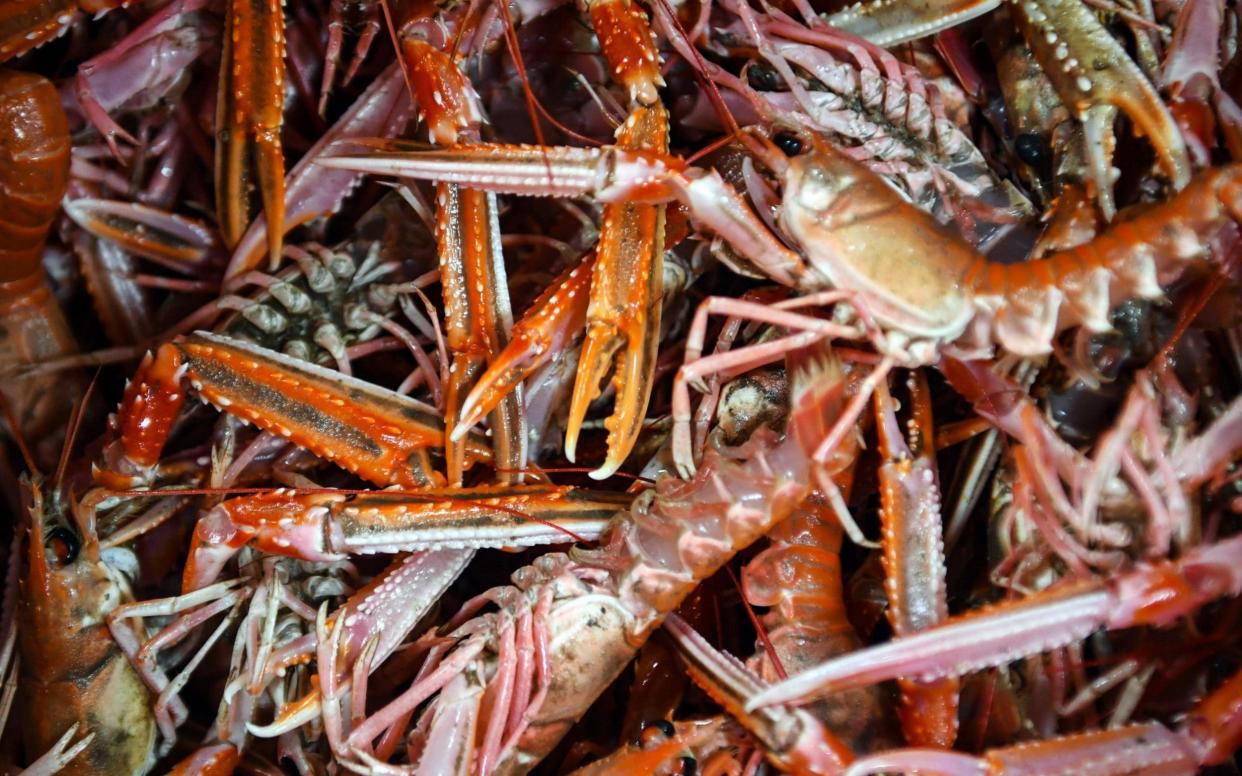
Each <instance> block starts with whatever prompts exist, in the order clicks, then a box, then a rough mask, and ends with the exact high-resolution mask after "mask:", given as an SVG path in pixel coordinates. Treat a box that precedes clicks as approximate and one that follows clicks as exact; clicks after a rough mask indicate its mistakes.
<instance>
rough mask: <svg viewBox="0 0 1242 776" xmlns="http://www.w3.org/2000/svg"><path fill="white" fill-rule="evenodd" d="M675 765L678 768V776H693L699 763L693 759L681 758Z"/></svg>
mask: <svg viewBox="0 0 1242 776" xmlns="http://www.w3.org/2000/svg"><path fill="white" fill-rule="evenodd" d="M677 764H678V765H679V766H680V768H679V770H678V771H677V773H678V774H679V776H694V774H696V773H698V772H699V761H698V760H696V759H694V758H693V757H683V758H681V759H680V760H678V762H677Z"/></svg>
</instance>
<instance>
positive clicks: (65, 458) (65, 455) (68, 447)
mask: <svg viewBox="0 0 1242 776" xmlns="http://www.w3.org/2000/svg"><path fill="white" fill-rule="evenodd" d="M98 381H99V370H98V369H97V370H95V376H94V377H92V378H91V382H90V384H89V385H87V386H86V392H85V393H83V394H82V398H81V399H80V400H79V401H78V403H77V405H76V406H75V407H74V408H73V414H72V415H70V416H69V432H68V433H67V434H66V435H65V445H64V447H62V448H61V449H60V460H59V461H58V462H57V463H56V477H55V478H54V479H53V480H52V486H53V487H54V488H56V489H57V490H59V489H60V486H61V484H62V483H63V482H64V481H65V470H66V469H68V468H69V454H70V453H72V452H73V446H74V444H75V443H76V442H77V440H78V431H79V430H81V428H82V418H83V417H84V416H85V415H86V403H87V402H88V401H90V399H91V393H93V392H94V390H95V383H96V382H98Z"/></svg>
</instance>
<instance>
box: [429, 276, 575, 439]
mask: <svg viewBox="0 0 1242 776" xmlns="http://www.w3.org/2000/svg"><path fill="white" fill-rule="evenodd" d="M594 269H595V253H594V252H592V253H590V254H588V255H587V257H586V258H585V259H583V260H582V262H581V263H579V264H577V265H575V266H574V267H572V268H571V269H570V270H569V271H568V272H565V273H564V274H562V275H561V276H560V277H558V278H557V279H556V280H554V281H553V282H552V284H551V285H550V286H548V289H547V290H546V291H544V293H543V294H542V295H540V297H539V298H538V299H536V300H535V303H534V304H533V305H531V310H530V312H528V313H527V314H526V316H525V317H524V318H522V320H520V321H518V323H517V325H515V326H514V327H513V331H512V332H511V339H510V340H509V344H508V345H507V346H505V349H504V350H502V351H501V352H500V354H499V355H497V356H496V357H495V358H494V359H493V360H492V363H491V366H489V367H488V368H487V371H486V372H484V373H483V376H482V377H480V378H479V381H478V382H477V383H475V385H474V388H473V389H472V390H471V391H470V394H469V395H468V396H467V397H466V399H465V401H463V402H462V405H461V412H460V414H459V416H458V420H457V423H456V424H455V425H454V426H453V431H452V434H451V435H450V436H451V441H454V442H456V441H458V440H460V439H462V438H463V437H465V435H466V432H468V431H469V430H470V429H471V428H473V427H474V426H475V425H476V424H477V423H479V422H480V421H481V420H483V418H484V417H486V416H487V414H488V413H489V412H491V411H492V410H493V409H495V408H496V406H497V405H498V404H500V402H501V400H502V399H504V397H505V396H507V395H509V393H511V392H512V391H513V389H514V388H516V387H517V386H518V385H520V384H521V383H522V381H523V380H525V379H526V378H527V377H529V376H530V374H531V373H532V372H534V371H535V370H536V369H538V368H539V367H541V366H542V365H544V364H546V363H547V362H548V361H549V360H550V359H552V358H553V357H555V356H556V355H557V354H558V353H561V352H562V351H564V349H565V348H566V347H568V345H569V341H570V339H571V338H572V337H573V336H574V335H575V334H576V333H577V332H579V331H581V329H582V327H583V325H584V324H585V323H586V316H587V301H588V297H587V295H588V293H589V292H590V288H591V276H592V273H593V271H594Z"/></svg>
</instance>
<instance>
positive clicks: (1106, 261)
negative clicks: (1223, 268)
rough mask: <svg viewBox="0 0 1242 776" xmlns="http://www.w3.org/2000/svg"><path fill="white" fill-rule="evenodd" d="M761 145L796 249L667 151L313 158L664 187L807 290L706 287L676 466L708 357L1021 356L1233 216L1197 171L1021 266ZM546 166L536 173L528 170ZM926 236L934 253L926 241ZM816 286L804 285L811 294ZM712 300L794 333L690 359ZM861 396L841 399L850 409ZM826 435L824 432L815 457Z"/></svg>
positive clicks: (1232, 193) (393, 169)
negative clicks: (756, 293)
mask: <svg viewBox="0 0 1242 776" xmlns="http://www.w3.org/2000/svg"><path fill="white" fill-rule="evenodd" d="M765 156H766V158H767V161H768V163H769V165H770V166H771V168H772V169H773V170H774V171H775V172H776V173H777V174H778V177H779V178H780V180H781V182H782V183H783V186H784V189H783V199H782V203H781V209H780V215H779V221H780V225H781V226H782V227H783V230H784V232H785V234H786V235H787V236H788V237H789V238H790V239H792V241H793V242H794V243H795V244H796V245H798V246H799V247H800V248H801V252H797V251H793V250H790V249H789V248H787V247H786V246H785V244H784V243H783V242H782V241H781V240H780V239H778V238H777V237H776V236H775V235H773V234H772V232H771V231H770V230H769V229H768V227H767V226H766V225H765V224H764V223H763V222H762V221H761V220H760V219H759V218H758V216H756V215H755V213H754V211H753V210H751V208H750V207H749V206H748V205H747V204H746V202H745V201H744V200H743V199H742V198H741V197H740V195H738V193H737V192H736V191H734V190H733V188H732V187H730V186H729V185H728V184H726V183H725V182H724V181H723V180H722V179H721V178H720V176H719V175H718V174H716V173H714V172H705V171H702V170H697V169H694V168H687V167H686V166H685V164H684V163H683V162H682V161H681V160H679V159H675V158H673V157H668V156H662V155H658V154H652V153H642V152H633V151H628V150H625V149H620V148H609V149H577V148H535V147H525V146H513V147H493V148H490V149H485V148H477V149H473V148H472V149H469V150H460V151H446V152H439V151H427V152H414V153H411V152H392V151H390V152H380V153H375V154H371V155H368V156H350V157H344V158H329V159H324V160H321V162H320V163H321V164H327V165H331V166H339V167H346V168H349V169H358V170H365V171H368V172H373V173H387V174H395V175H401V176H409V177H424V178H430V179H435V180H451V181H456V182H460V183H463V184H470V185H474V186H481V187H486V188H489V189H493V190H496V191H506V192H511V193H518V194H532V195H533V194H542V195H552V196H572V195H576V194H582V193H588V192H589V193H593V194H594V195H596V196H598V197H599V198H601V199H603V200H605V201H608V200H612V199H627V198H643V199H657V200H663V199H669V198H676V199H679V200H681V201H682V202H684V203H685V204H686V205H687V207H688V208H689V210H690V216H691V218H692V220H694V221H696V222H697V223H698V224H699V225H700V226H703V227H706V228H709V229H711V230H712V231H714V232H716V233H717V234H718V235H719V236H720V237H722V238H723V239H725V240H727V241H728V242H729V243H730V244H731V245H732V247H733V248H734V249H735V250H736V251H738V252H739V253H741V254H743V255H744V256H746V257H747V259H749V260H750V261H751V262H753V263H754V265H755V266H756V267H757V268H759V269H760V270H762V271H763V272H765V273H766V274H767V275H768V276H769V277H771V278H772V279H773V280H776V281H777V282H780V283H782V284H785V285H789V286H794V287H796V288H798V289H800V290H802V291H803V292H804V293H807V294H809V296H806V297H802V298H797V299H792V300H788V301H785V302H779V303H777V304H775V305H772V306H764V305H755V304H749V303H745V302H740V301H736V300H729V299H709V300H708V301H707V302H705V303H704V305H703V306H702V307H700V309H699V314H698V317H697V319H696V322H695V324H694V325H693V326H692V329H691V333H690V336H689V338H688V341H687V356H688V358H687V360H688V361H689V362H691V363H688V364H687V365H686V366H685V367H683V368H682V372H681V374H680V375H679V378H678V381H677V385H676V386H675V389H674V418H675V420H676V421H677V423H678V426H679V427H678V430H677V432H676V433H678V434H679V435H680V439H681V441H680V442H679V443H678V446H677V448H676V453H677V458H678V465H679V467H680V468H681V470H682V472H683V474H687V473H688V472H689V471H690V470H691V469H692V467H693V464H692V462H691V459H690V451H689V434H688V431H687V429H686V424H687V423H688V421H689V419H690V417H689V402H688V399H687V398H686V394H685V390H686V388H685V382H687V381H689V382H695V381H696V380H698V379H699V378H700V376H702V375H704V374H707V373H710V372H711V371H713V370H718V369H721V368H725V367H727V368H730V369H736V368H737V367H738V366H740V365H742V364H750V365H756V364H758V363H762V362H763V361H768V360H772V359H774V358H777V357H780V355H781V354H783V353H784V352H786V351H788V350H789V349H792V348H796V347H801V346H804V345H806V344H808V343H809V342H812V341H815V340H817V339H821V338H824V337H845V338H850V339H863V338H870V339H871V340H872V341H873V342H874V343H875V344H876V347H877V348H878V349H879V350H880V352H881V353H882V354H883V355H884V356H885V360H884V361H883V362H882V364H881V366H880V370H881V371H887V370H888V369H889V368H891V366H893V365H896V364H904V365H908V366H917V365H923V364H931V363H935V362H936V361H937V360H938V359H939V357H940V354H941V353H942V352H945V351H957V352H961V353H965V354H974V353H978V352H980V351H986V350H987V349H989V348H990V347H991V345H992V344H993V343H995V344H998V345H1000V346H1001V347H1002V348H1004V349H1005V350H1006V351H1008V352H1011V353H1015V354H1017V355H1022V356H1036V355H1041V354H1045V353H1048V352H1050V350H1051V346H1052V339H1053V336H1054V335H1055V334H1056V333H1057V332H1059V331H1061V330H1062V329H1065V328H1067V327H1069V326H1074V325H1084V326H1086V327H1087V328H1088V329H1089V330H1092V331H1098V330H1103V329H1106V328H1107V327H1108V325H1109V324H1108V312H1109V310H1110V309H1111V307H1112V306H1113V305H1114V304H1116V303H1117V302H1119V301H1121V300H1123V299H1126V298H1129V297H1132V296H1139V297H1145V298H1158V297H1159V296H1160V295H1161V293H1162V291H1161V287H1160V283H1161V282H1168V281H1169V280H1170V279H1172V278H1173V277H1175V276H1176V275H1177V274H1179V273H1180V272H1181V270H1182V268H1183V267H1185V266H1186V264H1187V263H1188V262H1190V261H1192V260H1195V259H1198V258H1200V257H1202V256H1204V255H1205V253H1207V252H1208V248H1207V247H1206V246H1210V244H1211V240H1212V239H1213V238H1214V237H1216V236H1217V235H1219V234H1220V233H1221V232H1222V230H1223V229H1224V228H1225V227H1226V226H1227V225H1228V224H1231V223H1233V222H1234V220H1235V219H1237V218H1238V216H1239V214H1242V210H1240V209H1239V207H1238V204H1239V203H1238V187H1239V181H1240V180H1242V169H1240V168H1238V167H1236V166H1230V167H1223V168H1218V169H1212V170H1207V171H1204V172H1202V173H1200V174H1199V175H1198V176H1196V177H1195V178H1194V179H1193V180H1192V181H1191V183H1190V184H1188V186H1187V187H1186V188H1185V189H1183V190H1182V191H1181V192H1179V193H1178V194H1177V195H1176V196H1175V197H1174V198H1172V199H1170V200H1168V201H1166V202H1163V203H1161V204H1159V205H1157V206H1155V207H1153V208H1151V209H1149V210H1147V211H1146V212H1144V213H1141V214H1139V215H1137V216H1135V217H1133V218H1131V219H1129V220H1127V221H1125V222H1123V223H1120V224H1118V225H1117V226H1115V227H1114V228H1113V229H1112V230H1110V231H1106V232H1104V233H1102V234H1100V235H1099V236H1098V237H1096V238H1095V239H1094V240H1093V241H1091V242H1090V243H1087V244H1085V245H1082V246H1078V247H1075V248H1072V249H1068V250H1063V251H1059V252H1054V253H1051V254H1049V255H1046V256H1044V257H1042V258H1040V259H1037V260H1034V261H1028V262H1025V263H1022V264H1010V265H1005V264H997V263H990V262H989V261H988V260H987V259H986V258H985V257H983V256H982V255H980V254H978V253H976V252H975V251H974V249H972V248H971V247H970V246H969V245H967V244H966V243H964V242H962V241H960V240H957V239H956V238H954V237H952V236H950V235H948V234H947V233H946V232H944V231H943V229H942V228H941V227H940V226H939V225H938V224H937V223H936V222H935V221H934V219H932V217H931V216H929V215H928V214H927V213H925V212H923V211H921V210H919V209H917V208H915V207H913V206H911V205H910V204H908V203H907V202H905V201H904V199H902V197H901V196H900V195H899V194H898V193H897V192H895V191H894V190H893V189H892V188H890V187H889V186H888V185H886V184H885V183H884V182H883V181H882V180H880V179H879V178H878V177H877V176H876V175H875V174H874V173H872V172H870V171H869V170H867V169H866V168H865V167H863V166H862V165H860V164H859V163H857V162H854V161H853V160H851V159H848V158H846V157H845V156H843V155H841V154H839V153H837V152H835V151H834V150H832V149H831V148H829V147H827V146H826V145H823V144H820V143H817V142H815V143H811V144H810V147H809V148H808V149H807V152H806V153H804V154H802V155H799V156H794V157H792V158H786V157H785V156H784V155H783V154H781V153H779V152H775V151H772V150H767V151H766V152H765ZM545 163H546V164H548V165H550V166H551V167H552V170H553V173H554V175H553V176H552V179H551V180H549V179H548V177H547V175H546V174H545V173H543V172H541V169H542V166H543V165H544V164H545ZM930 246H935V249H934V250H929V247H930ZM816 294H819V296H816ZM840 301H848V302H849V303H850V306H851V307H852V308H853V310H854V311H855V312H856V313H857V315H856V316H855V317H854V320H853V321H852V322H850V321H847V322H845V323H838V322H836V321H828V320H821V319H817V318H812V317H809V316H805V315H801V314H799V313H798V312H796V311H795V310H793V309H790V308H797V307H805V306H809V305H813V304H820V303H827V302H840ZM712 312H717V313H720V312H725V313H732V314H739V315H743V317H749V318H754V319H756V320H762V321H764V322H767V323H772V324H777V325H782V326H786V327H787V328H790V329H793V330H794V331H795V334H792V335H790V336H789V337H788V338H786V339H784V340H780V341H777V342H772V343H766V344H765V345H762V346H759V347H757V348H751V349H750V352H749V353H748V352H747V351H734V352H731V353H729V354H727V355H724V356H721V357H719V358H715V357H711V358H707V359H703V360H701V361H699V360H697V357H698V354H699V353H701V352H702V341H703V330H704V325H705V323H704V321H705V318H706V316H707V315H708V314H710V313H712ZM861 406H862V405H861V400H860V401H859V403H858V404H857V405H856V406H855V408H854V409H853V410H852V412H853V413H854V414H855V415H856V414H857V412H859V411H861ZM838 441H839V439H837V438H835V437H834V438H830V439H829V440H827V441H826V442H825V445H824V449H822V450H821V451H820V453H819V454H818V455H819V456H821V457H823V456H826V455H827V453H828V451H829V449H830V448H831V447H832V446H833V445H835V444H837V442H838Z"/></svg>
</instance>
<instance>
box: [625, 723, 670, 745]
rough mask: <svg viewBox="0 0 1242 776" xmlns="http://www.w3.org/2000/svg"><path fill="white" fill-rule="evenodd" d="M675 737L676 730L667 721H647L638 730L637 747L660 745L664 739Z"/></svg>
mask: <svg viewBox="0 0 1242 776" xmlns="http://www.w3.org/2000/svg"><path fill="white" fill-rule="evenodd" d="M675 735H677V729H676V728H674V727H673V723H672V722H669V721H668V720H667V719H649V720H647V721H646V722H644V723H643V726H642V727H641V728H639V729H638V740H637V741H635V742H634V743H636V744H637V745H638V746H641V747H644V748H646V747H651V746H658V745H659V744H662V743H663V742H664V741H665V740H666V739H669V738H672V737H673V736H675Z"/></svg>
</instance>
